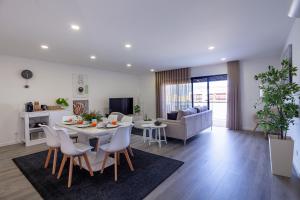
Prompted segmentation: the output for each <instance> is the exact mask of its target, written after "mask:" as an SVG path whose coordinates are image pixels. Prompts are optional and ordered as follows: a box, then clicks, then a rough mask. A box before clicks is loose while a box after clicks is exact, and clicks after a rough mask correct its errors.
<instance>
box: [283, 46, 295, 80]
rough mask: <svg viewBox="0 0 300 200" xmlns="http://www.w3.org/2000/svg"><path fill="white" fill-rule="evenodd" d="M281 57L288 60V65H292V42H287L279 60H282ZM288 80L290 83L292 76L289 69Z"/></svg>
mask: <svg viewBox="0 0 300 200" xmlns="http://www.w3.org/2000/svg"><path fill="white" fill-rule="evenodd" d="M283 59H287V60H288V61H289V66H290V67H292V65H293V48H292V44H289V45H288V46H287V48H286V49H285V50H284V52H283V54H282V58H281V60H283ZM289 81H290V83H291V82H293V76H292V72H291V71H290V76H289Z"/></svg>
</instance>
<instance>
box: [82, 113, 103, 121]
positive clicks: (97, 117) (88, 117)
mask: <svg viewBox="0 0 300 200" xmlns="http://www.w3.org/2000/svg"><path fill="white" fill-rule="evenodd" d="M81 117H82V119H83V120H84V121H88V122H92V121H93V120H94V119H95V120H97V121H100V120H101V119H102V117H103V116H102V115H101V114H100V113H99V112H96V111H92V112H90V113H83V114H82V115H81Z"/></svg>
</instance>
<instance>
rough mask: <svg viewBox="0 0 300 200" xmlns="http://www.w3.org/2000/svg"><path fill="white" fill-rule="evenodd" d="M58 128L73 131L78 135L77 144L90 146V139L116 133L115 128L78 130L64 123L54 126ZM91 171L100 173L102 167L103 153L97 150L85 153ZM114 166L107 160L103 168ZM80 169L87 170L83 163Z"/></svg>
mask: <svg viewBox="0 0 300 200" xmlns="http://www.w3.org/2000/svg"><path fill="white" fill-rule="evenodd" d="M56 125H57V126H58V127H62V128H65V129H67V130H71V131H75V132H77V133H78V142H80V143H83V144H88V145H90V141H89V139H90V138H95V137H100V140H101V136H106V135H112V134H114V133H115V132H116V131H117V128H97V127H86V128H79V127H77V126H76V125H67V124H64V123H58V124H56ZM87 155H88V158H89V161H90V164H91V167H92V170H93V171H100V170H101V167H102V161H103V160H104V155H105V153H104V152H103V151H102V150H101V149H100V148H99V150H98V151H89V152H88V153H87ZM113 164H114V159H113V158H110V157H109V158H108V160H107V161H106V165H105V167H109V166H111V165H113ZM82 167H83V168H85V169H86V170H88V168H87V166H86V165H85V162H83V163H82Z"/></svg>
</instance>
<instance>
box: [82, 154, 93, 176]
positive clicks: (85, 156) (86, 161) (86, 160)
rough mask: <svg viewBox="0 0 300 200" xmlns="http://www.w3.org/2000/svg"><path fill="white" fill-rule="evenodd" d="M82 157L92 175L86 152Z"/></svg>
mask: <svg viewBox="0 0 300 200" xmlns="http://www.w3.org/2000/svg"><path fill="white" fill-rule="evenodd" d="M83 158H84V161H85V163H86V166H87V168H88V169H89V172H90V175H91V176H94V172H93V170H92V167H91V164H90V161H89V158H88V157H87V155H86V153H84V154H83Z"/></svg>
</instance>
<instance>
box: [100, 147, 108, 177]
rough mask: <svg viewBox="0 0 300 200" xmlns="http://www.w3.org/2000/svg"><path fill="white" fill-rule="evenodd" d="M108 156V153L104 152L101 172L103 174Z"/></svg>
mask: <svg viewBox="0 0 300 200" xmlns="http://www.w3.org/2000/svg"><path fill="white" fill-rule="evenodd" d="M108 156H109V153H108V152H105V156H104V160H103V161H102V167H101V174H103V171H104V167H105V164H106V161H107V158H108Z"/></svg>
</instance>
